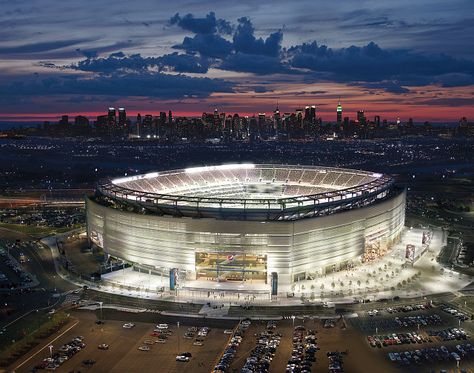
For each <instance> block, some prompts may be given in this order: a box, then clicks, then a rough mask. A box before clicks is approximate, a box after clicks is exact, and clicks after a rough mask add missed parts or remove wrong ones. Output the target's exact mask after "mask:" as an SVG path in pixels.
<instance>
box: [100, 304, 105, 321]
mask: <svg viewBox="0 0 474 373" xmlns="http://www.w3.org/2000/svg"><path fill="white" fill-rule="evenodd" d="M102 303H104V302H99V306H100V319H101V320H102V319H103V317H102Z"/></svg>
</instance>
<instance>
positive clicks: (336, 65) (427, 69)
mask: <svg viewBox="0 0 474 373" xmlns="http://www.w3.org/2000/svg"><path fill="white" fill-rule="evenodd" d="M288 56H289V60H290V65H291V66H292V67H294V68H299V69H306V70H309V71H313V72H315V73H317V74H326V77H327V78H328V79H330V80H333V81H337V82H367V83H370V82H373V83H375V82H378V83H377V84H378V85H379V87H380V88H382V87H384V86H385V88H386V90H387V91H389V92H393V93H404V92H405V90H404V89H403V88H402V86H405V85H407V86H415V85H429V84H441V85H447V84H451V85H452V86H460V85H466V84H472V80H473V74H474V62H473V61H468V60H464V59H457V58H454V57H451V56H447V55H444V54H422V53H417V52H413V51H409V50H395V49H382V48H380V47H379V46H378V45H377V44H375V43H374V42H370V43H369V44H367V45H365V46H363V47H356V46H350V47H348V48H341V49H331V48H328V47H327V46H325V45H321V46H319V45H318V44H317V42H312V43H305V44H301V45H298V46H294V47H291V48H289V49H288ZM377 84H376V85H375V86H374V87H375V88H377V87H376V86H377ZM365 86H367V87H369V86H370V85H367V84H365Z"/></svg>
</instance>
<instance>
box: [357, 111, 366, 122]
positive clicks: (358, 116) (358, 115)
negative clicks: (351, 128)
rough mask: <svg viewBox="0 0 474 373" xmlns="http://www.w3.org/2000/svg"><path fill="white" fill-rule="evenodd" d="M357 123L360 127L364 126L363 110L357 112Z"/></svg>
mask: <svg viewBox="0 0 474 373" xmlns="http://www.w3.org/2000/svg"><path fill="white" fill-rule="evenodd" d="M357 121H358V122H359V124H360V125H362V126H365V122H366V120H365V114H364V110H359V111H357Z"/></svg>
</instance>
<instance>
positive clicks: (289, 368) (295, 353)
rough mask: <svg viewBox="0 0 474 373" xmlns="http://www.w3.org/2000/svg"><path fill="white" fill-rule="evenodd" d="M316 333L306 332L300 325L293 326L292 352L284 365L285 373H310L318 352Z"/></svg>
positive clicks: (312, 331)
mask: <svg viewBox="0 0 474 373" xmlns="http://www.w3.org/2000/svg"><path fill="white" fill-rule="evenodd" d="M317 339H318V338H317V337H316V331H314V330H308V331H306V328H305V327H304V326H302V325H298V326H295V329H294V331H293V339H292V342H293V350H292V352H291V358H290V359H289V360H288V364H287V365H286V373H311V367H312V365H313V362H315V361H316V356H315V355H316V352H317V351H318V350H319V346H318V343H317Z"/></svg>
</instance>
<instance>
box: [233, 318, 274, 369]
mask: <svg viewBox="0 0 474 373" xmlns="http://www.w3.org/2000/svg"><path fill="white" fill-rule="evenodd" d="M276 326H277V325H276V321H272V320H271V321H268V322H267V327H266V330H265V331H264V332H262V333H259V334H257V345H256V346H255V348H254V349H253V350H252V351H251V352H250V354H249V356H248V357H247V359H246V360H245V364H244V366H243V368H242V369H241V371H240V372H241V373H257V372H258V373H267V372H268V370H269V368H270V363H271V362H272V360H273V358H274V357H275V352H276V349H277V347H278V346H279V345H280V340H281V334H280V333H275V331H276Z"/></svg>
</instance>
